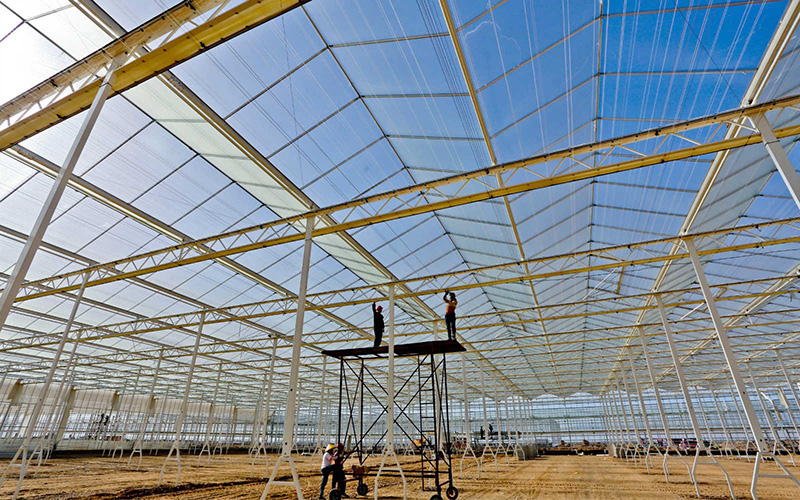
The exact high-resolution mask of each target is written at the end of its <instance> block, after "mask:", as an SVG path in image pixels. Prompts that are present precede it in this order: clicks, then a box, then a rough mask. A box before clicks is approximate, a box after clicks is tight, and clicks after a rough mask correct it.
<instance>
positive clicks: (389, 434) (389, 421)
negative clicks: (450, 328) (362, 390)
mask: <svg viewBox="0 0 800 500" xmlns="http://www.w3.org/2000/svg"><path fill="white" fill-rule="evenodd" d="M434 330H435V328H434ZM388 333H389V355H388V361H389V368H388V374H387V381H386V444H385V446H384V447H383V453H382V454H381V465H380V467H379V468H378V472H377V473H376V474H375V500H378V479H379V478H380V476H381V472H382V471H383V466H384V465H385V464H386V458H387V457H393V458H394V462H395V464H396V465H397V470H398V471H400V478H401V479H402V480H403V500H405V498H406V476H405V474H403V467H402V466H401V465H400V459H399V458H398V457H397V453H396V452H395V449H394V396H395V394H394V285H393V284H390V285H389V332H388ZM362 385H363V384H362Z"/></svg>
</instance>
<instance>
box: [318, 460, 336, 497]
mask: <svg viewBox="0 0 800 500" xmlns="http://www.w3.org/2000/svg"><path fill="white" fill-rule="evenodd" d="M336 468H337V467H336V464H332V465H329V466H327V467H323V468H322V470H321V472H322V484H320V485H319V497H320V498H325V486H327V485H328V476H330V475H331V472H333V473H334V474H333V484H336V473H335V472H334V471H335V470H336Z"/></svg>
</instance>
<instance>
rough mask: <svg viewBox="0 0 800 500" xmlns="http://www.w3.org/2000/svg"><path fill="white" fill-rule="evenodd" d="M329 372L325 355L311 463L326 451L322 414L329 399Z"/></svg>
mask: <svg viewBox="0 0 800 500" xmlns="http://www.w3.org/2000/svg"><path fill="white" fill-rule="evenodd" d="M327 373H328V356H323V358H322V382H321V384H322V385H320V389H319V398H320V405H319V419H318V420H317V444H316V449H315V451H314V453H312V454H311V457H310V458H309V465H312V464H313V461H314V457H318V456H319V454H320V453H322V452H324V451H325V443H324V442H323V441H322V418H323V417H322V416H323V413H324V412H325V402H326V401H327V400H326V398H325V396H326V395H327V392H326V390H325V388H326V386H325V375H327Z"/></svg>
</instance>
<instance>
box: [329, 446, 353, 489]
mask: <svg viewBox="0 0 800 500" xmlns="http://www.w3.org/2000/svg"><path fill="white" fill-rule="evenodd" d="M347 457H348V454H347V453H345V451H344V444H342V443H339V445H338V446H337V447H336V456H335V457H334V459H333V464H334V469H333V482H332V483H331V488H334V487H338V488H339V493H341V494H342V498H349V496H350V495H348V494H347V493H346V492H345V487H346V485H347V479H346V478H345V476H344V461H345V460H346V459H347Z"/></svg>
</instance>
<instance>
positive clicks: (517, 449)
mask: <svg viewBox="0 0 800 500" xmlns="http://www.w3.org/2000/svg"><path fill="white" fill-rule="evenodd" d="M511 411H512V414H513V416H514V454H515V455H516V454H517V452H519V453H521V454H522V460H525V450H524V449H523V448H522V445H520V437H519V425H520V422H519V419H518V418H517V397H516V396H515V395H514V393H513V392H512V393H511ZM520 413H522V408H520ZM508 432H509V433H510V432H511V430H510V429H509V431H508Z"/></svg>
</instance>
